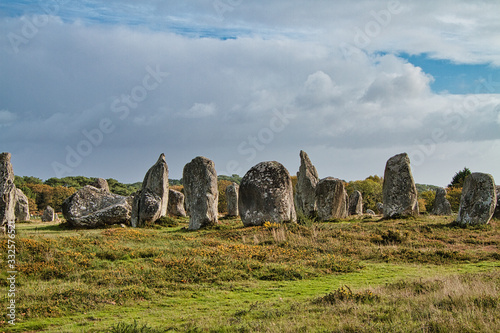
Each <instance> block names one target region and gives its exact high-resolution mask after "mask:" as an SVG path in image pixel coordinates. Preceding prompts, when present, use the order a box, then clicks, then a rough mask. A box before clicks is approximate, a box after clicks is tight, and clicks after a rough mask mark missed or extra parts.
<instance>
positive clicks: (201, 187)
mask: <svg viewBox="0 0 500 333" xmlns="http://www.w3.org/2000/svg"><path fill="white" fill-rule="evenodd" d="M182 181H183V185H184V194H185V198H186V207H187V208H188V209H189V230H198V229H200V228H203V227H207V226H210V225H215V224H217V223H219V221H218V210H217V208H218V207H217V205H218V200H219V191H218V188H217V172H216V171H215V164H214V162H212V161H211V160H209V159H208V158H206V157H202V156H198V157H196V158H194V159H193V160H192V161H191V162H189V163H188V164H186V165H185V166H184V170H183V172H182Z"/></svg>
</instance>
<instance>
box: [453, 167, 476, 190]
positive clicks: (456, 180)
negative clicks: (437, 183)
mask: <svg viewBox="0 0 500 333" xmlns="http://www.w3.org/2000/svg"><path fill="white" fill-rule="evenodd" d="M470 174H471V172H470V170H469V168H467V167H465V168H464V169H463V170H460V171H458V172H457V173H455V175H454V176H453V178H452V179H451V183H450V184H449V185H448V187H458V188H462V187H464V181H465V178H467V176H468V175H470Z"/></svg>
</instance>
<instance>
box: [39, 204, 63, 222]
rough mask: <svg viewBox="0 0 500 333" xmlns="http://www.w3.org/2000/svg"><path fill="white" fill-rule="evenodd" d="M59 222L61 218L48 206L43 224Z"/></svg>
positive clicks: (43, 215)
mask: <svg viewBox="0 0 500 333" xmlns="http://www.w3.org/2000/svg"><path fill="white" fill-rule="evenodd" d="M56 221H59V216H57V214H56V211H55V210H54V208H52V207H50V206H47V207H46V208H45V210H44V211H43V214H42V222H56Z"/></svg>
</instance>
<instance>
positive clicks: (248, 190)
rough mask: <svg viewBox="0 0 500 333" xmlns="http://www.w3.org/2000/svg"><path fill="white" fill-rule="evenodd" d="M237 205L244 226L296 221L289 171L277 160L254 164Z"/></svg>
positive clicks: (241, 186) (244, 180) (243, 180)
mask: <svg viewBox="0 0 500 333" xmlns="http://www.w3.org/2000/svg"><path fill="white" fill-rule="evenodd" d="M238 208H239V211H240V217H241V221H242V222H243V225H244V226H245V227H248V226H259V225H263V224H264V222H266V221H269V222H277V223H282V222H297V215H296V213H295V205H294V200H293V187H292V179H291V178H290V174H289V173H288V170H287V169H286V168H285V167H284V166H283V165H282V164H280V163H278V162H275V161H272V162H261V163H259V164H257V165H255V166H254V167H252V168H251V169H250V170H249V171H248V172H247V173H246V174H245V176H244V177H243V179H242V180H241V184H240V191H239V199H238Z"/></svg>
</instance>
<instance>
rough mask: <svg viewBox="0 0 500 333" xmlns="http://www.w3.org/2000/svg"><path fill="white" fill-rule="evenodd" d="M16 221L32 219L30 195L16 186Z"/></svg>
mask: <svg viewBox="0 0 500 333" xmlns="http://www.w3.org/2000/svg"><path fill="white" fill-rule="evenodd" d="M15 215H16V222H17V221H29V220H30V207H29V203H28V197H27V196H26V195H24V193H23V191H21V190H20V189H18V188H16V207H15Z"/></svg>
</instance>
